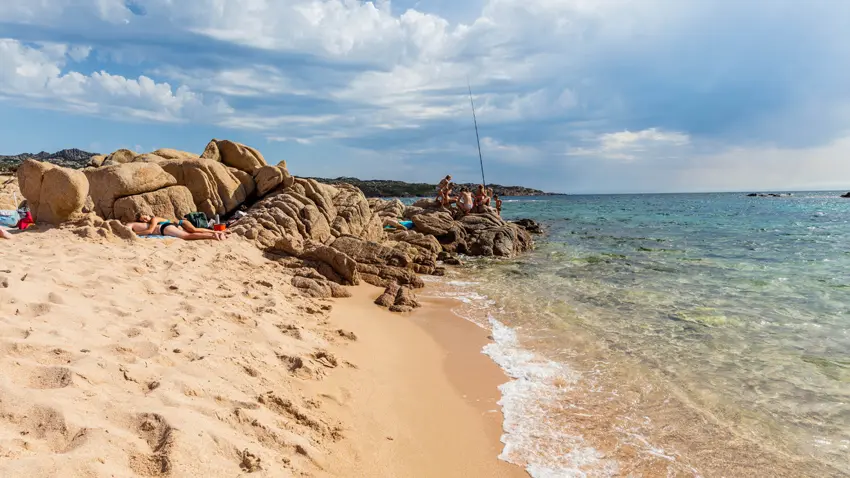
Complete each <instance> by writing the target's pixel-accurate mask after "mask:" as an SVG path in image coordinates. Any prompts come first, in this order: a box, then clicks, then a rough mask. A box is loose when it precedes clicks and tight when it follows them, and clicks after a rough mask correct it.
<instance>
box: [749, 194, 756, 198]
mask: <svg viewBox="0 0 850 478" xmlns="http://www.w3.org/2000/svg"><path fill="white" fill-rule="evenodd" d="M747 197H749V198H754V197H758V194H756V193H750V194H747Z"/></svg>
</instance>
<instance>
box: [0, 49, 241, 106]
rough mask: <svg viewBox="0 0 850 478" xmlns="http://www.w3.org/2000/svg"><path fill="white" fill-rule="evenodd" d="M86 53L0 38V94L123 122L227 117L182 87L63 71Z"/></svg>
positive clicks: (219, 101) (111, 75)
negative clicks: (220, 115) (119, 119)
mask: <svg viewBox="0 0 850 478" xmlns="http://www.w3.org/2000/svg"><path fill="white" fill-rule="evenodd" d="M88 53H89V49H88V48H87V47H80V46H68V45H62V44H55V43H43V44H40V45H37V46H27V45H24V44H22V43H21V42H19V41H16V40H11V39H0V91H2V96H3V97H4V98H6V99H7V100H9V101H15V102H19V103H24V104H28V105H37V106H40V107H43V108H48V109H54V110H65V111H72V112H77V113H85V114H99V115H101V114H102V115H107V116H113V117H117V118H122V119H145V120H153V121H166V122H173V121H182V120H189V119H196V118H202V117H204V115H207V114H222V113H227V112H229V111H231V110H230V108H229V107H228V106H227V104H226V103H225V102H223V101H221V100H218V101H212V102H209V103H207V102H205V101H204V97H203V95H201V94H198V93H195V92H193V91H191V90H190V89H189V88H187V87H185V86H181V87H178V88H176V89H172V87H171V86H170V85H169V84H168V83H156V82H155V81H154V80H152V79H151V78H148V77H146V76H139V77H138V78H136V79H129V78H125V77H123V76H120V75H113V74H110V73H108V72H105V71H99V72H94V73H92V74H90V75H84V74H82V73H79V72H76V71H67V72H63V68H65V67H66V65H67V63H68V61H69V60H71V61H80V60H83V59H85V58H86V57H87V56H88Z"/></svg>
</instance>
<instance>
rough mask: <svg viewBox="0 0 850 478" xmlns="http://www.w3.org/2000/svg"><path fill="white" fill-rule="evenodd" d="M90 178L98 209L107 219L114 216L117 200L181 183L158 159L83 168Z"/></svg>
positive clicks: (100, 214)
mask: <svg viewBox="0 0 850 478" xmlns="http://www.w3.org/2000/svg"><path fill="white" fill-rule="evenodd" d="M83 172H84V173H85V175H86V177H87V178H88V181H89V194H90V195H91V198H92V201H93V202H94V210H95V212H96V213H97V215H98V216H100V217H102V218H104V219H114V218H115V215H114V212H113V207H114V204H115V201H116V200H117V199H120V198H122V197H126V196H134V195H136V194H143V193H147V192H151V191H156V190H159V189H163V188H167V187H169V186H175V185H177V181H175V179H174V177H173V176H171V175H170V174H168V173H166V172H165V170H163V169H162V167H160V166H159V165H158V164H155V163H127V164H118V165H115V166H105V167H101V168H97V169H85V170H83Z"/></svg>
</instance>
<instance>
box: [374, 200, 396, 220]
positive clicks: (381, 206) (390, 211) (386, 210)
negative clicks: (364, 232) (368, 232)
mask: <svg viewBox="0 0 850 478" xmlns="http://www.w3.org/2000/svg"><path fill="white" fill-rule="evenodd" d="M369 207H371V208H372V210H373V211H374V212H375V213H376V214H377V215H378V216H380V217H382V218H384V217H388V218H390V219H398V218H400V217H404V209H405V206H404V203H402V202H401V201H399V200H398V199H391V200H389V201H387V200H384V199H378V198H369Z"/></svg>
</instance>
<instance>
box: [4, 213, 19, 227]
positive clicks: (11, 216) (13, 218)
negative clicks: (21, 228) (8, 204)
mask: <svg viewBox="0 0 850 478" xmlns="http://www.w3.org/2000/svg"><path fill="white" fill-rule="evenodd" d="M20 220H21V216H20V215H19V214H18V211H17V210H14V209H13V210H0V226H6V227H15V226H16V225H17V224H18V221H20Z"/></svg>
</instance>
